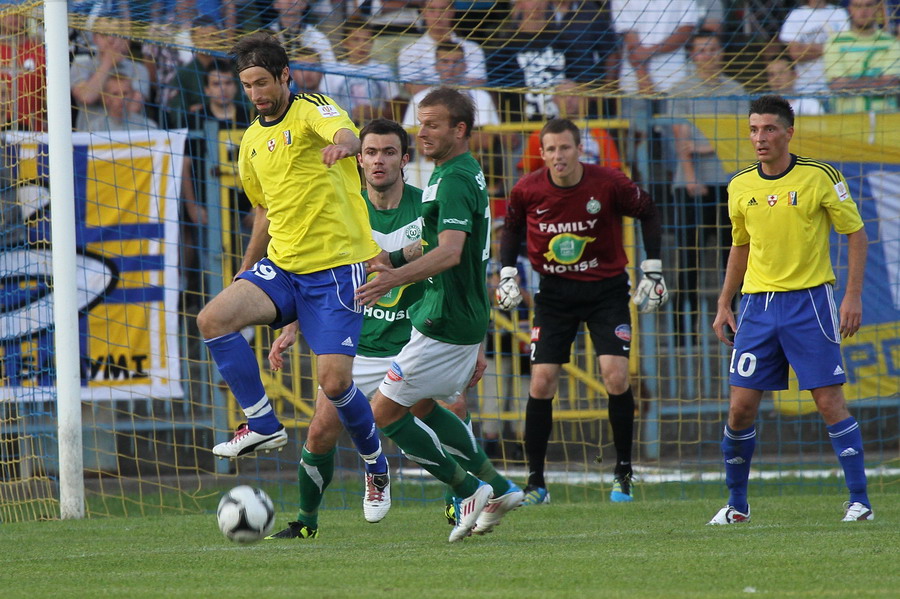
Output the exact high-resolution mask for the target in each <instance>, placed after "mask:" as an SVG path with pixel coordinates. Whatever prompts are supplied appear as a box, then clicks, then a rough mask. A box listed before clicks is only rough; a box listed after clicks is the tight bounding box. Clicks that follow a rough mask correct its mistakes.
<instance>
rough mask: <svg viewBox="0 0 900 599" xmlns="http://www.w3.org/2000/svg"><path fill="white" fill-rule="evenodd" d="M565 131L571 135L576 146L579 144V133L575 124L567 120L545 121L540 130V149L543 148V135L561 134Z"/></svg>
mask: <svg viewBox="0 0 900 599" xmlns="http://www.w3.org/2000/svg"><path fill="white" fill-rule="evenodd" d="M565 131H569V132H571V133H572V137H573V138H575V145H576V146H577V145H578V144H580V143H581V131H579V130H578V127H576V126H575V123H573V122H572V121H570V120H569V119H561V118H554V119H550V120H549V121H547V123H546V124H545V125H544V126H543V127H542V128H541V147H542V148H543V147H544V135H546V134H547V133H563V132H565Z"/></svg>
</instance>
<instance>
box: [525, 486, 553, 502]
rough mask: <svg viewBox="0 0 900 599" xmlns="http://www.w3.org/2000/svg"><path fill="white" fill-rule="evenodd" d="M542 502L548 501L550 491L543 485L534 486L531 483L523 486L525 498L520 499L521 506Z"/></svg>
mask: <svg viewBox="0 0 900 599" xmlns="http://www.w3.org/2000/svg"><path fill="white" fill-rule="evenodd" d="M542 503H550V491H548V490H547V489H545V488H544V487H535V486H533V485H528V486H527V487H525V498H524V499H522V507H525V506H529V505H541V504H542Z"/></svg>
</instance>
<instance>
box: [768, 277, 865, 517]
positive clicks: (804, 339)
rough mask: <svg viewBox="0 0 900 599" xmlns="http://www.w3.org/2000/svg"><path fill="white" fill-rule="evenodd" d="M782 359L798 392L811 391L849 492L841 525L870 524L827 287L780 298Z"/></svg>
mask: <svg viewBox="0 0 900 599" xmlns="http://www.w3.org/2000/svg"><path fill="white" fill-rule="evenodd" d="M784 295H785V296H786V297H785V300H786V301H785V302H784V304H783V305H782V306H779V307H780V308H781V309H782V311H784V312H786V316H785V318H786V319H789V325H790V326H785V327H784V328H785V329H786V330H785V332H784V337H785V340H784V345H785V354H786V355H787V357H788V360H789V361H790V363H791V366H793V367H794V371H795V372H796V373H797V381H798V382H799V386H800V389H810V390H811V392H812V396H813V400H814V401H815V402H816V407H817V408H818V410H819V413H820V414H821V415H822V419H823V420H824V421H825V425H826V426H827V427H828V436H829V437H830V439H831V445H832V448H833V449H834V453H835V455H836V456H837V459H838V462H840V464H841V468H842V469H843V470H844V480H845V482H846V484H847V488H848V489H849V491H850V500H849V504H848V505H849V507H848V509H847V513H846V515H845V518H844V520H845V521H855V520H871V519H872V518H874V515H873V513H872V505H871V503H870V502H869V497H868V494H867V481H866V470H865V463H864V456H863V441H862V434H861V433H860V430H859V424H858V423H857V422H856V419H855V418H853V417H852V416H851V415H850V412H848V411H847V403H846V400H845V398H844V393H843V391H842V387H841V386H842V385H843V384H844V383H845V382H846V381H847V376H846V375H845V374H844V368H843V360H842V357H841V351H840V342H841V336H840V327H839V323H840V319H839V316H838V313H837V305H836V302H835V301H834V292H833V289H832V287H831V285H820V286H819V287H814V288H812V289H804V290H802V291H794V292H790V293H788V294H784Z"/></svg>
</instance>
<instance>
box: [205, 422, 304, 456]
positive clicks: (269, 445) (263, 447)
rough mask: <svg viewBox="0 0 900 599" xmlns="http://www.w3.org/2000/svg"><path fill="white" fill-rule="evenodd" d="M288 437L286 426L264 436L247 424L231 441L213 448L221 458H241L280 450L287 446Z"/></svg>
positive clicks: (236, 432)
mask: <svg viewBox="0 0 900 599" xmlns="http://www.w3.org/2000/svg"><path fill="white" fill-rule="evenodd" d="M287 442H288V436H287V431H286V430H284V426H282V427H281V428H279V429H278V430H277V431H275V432H274V433H270V434H268V435H263V434H260V433H257V432H254V431H252V430H250V427H249V426H247V423H246V422H245V423H243V424H241V425H240V426H239V427H238V429H237V430H236V431H235V432H234V437H233V438H232V439H231V440H230V441H225V442H224V443H219V444H218V445H216V446H215V447H213V449H212V452H213V454H214V455H216V456H218V457H220V458H231V459H234V458H240V457H243V456H247V455H251V454H254V453H256V452H257V451H266V452H268V451H271V450H272V449H280V448H282V447H284V446H285V445H287Z"/></svg>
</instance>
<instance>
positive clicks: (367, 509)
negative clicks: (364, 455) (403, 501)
mask: <svg viewBox="0 0 900 599" xmlns="http://www.w3.org/2000/svg"><path fill="white" fill-rule="evenodd" d="M390 509H391V475H390V474H389V473H387V472H385V473H384V474H366V494H365V497H363V515H365V517H366V522H373V523H374V522H381V521H382V520H384V517H385V516H387V513H388V511H390Z"/></svg>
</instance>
